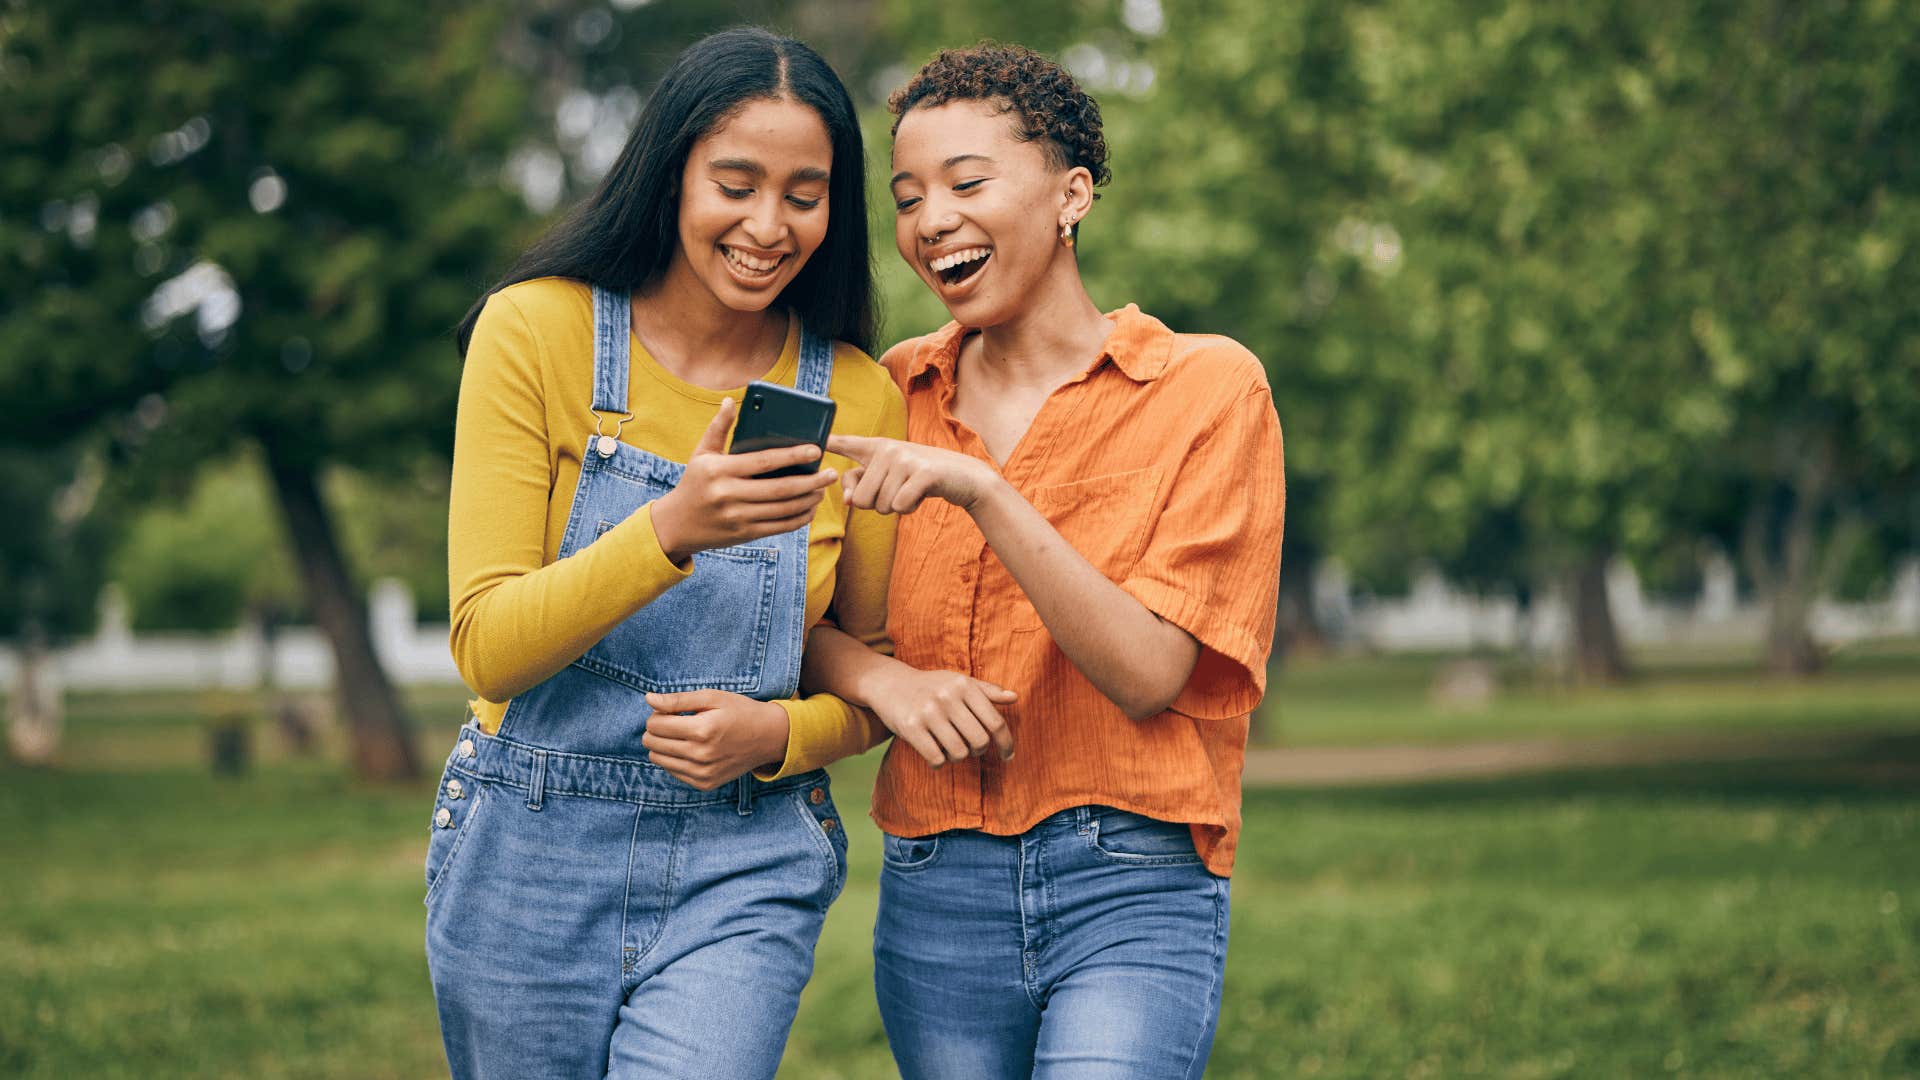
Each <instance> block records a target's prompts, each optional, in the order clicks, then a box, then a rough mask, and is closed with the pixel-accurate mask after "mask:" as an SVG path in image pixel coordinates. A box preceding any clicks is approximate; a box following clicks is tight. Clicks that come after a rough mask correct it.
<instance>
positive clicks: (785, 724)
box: [754, 701, 793, 765]
mask: <svg viewBox="0 0 1920 1080" xmlns="http://www.w3.org/2000/svg"><path fill="white" fill-rule="evenodd" d="M755 713H756V716H755V723H754V734H755V737H754V749H755V751H756V753H755V754H754V757H755V758H756V759H757V760H758V761H759V762H760V764H761V765H779V764H781V763H783V762H785V761H786V760H787V744H788V743H789V742H790V741H791V740H792V737H793V721H792V718H791V717H790V716H789V715H788V714H787V709H786V706H784V705H782V704H780V703H779V702H777V701H763V702H760V708H759V709H757V710H755Z"/></svg>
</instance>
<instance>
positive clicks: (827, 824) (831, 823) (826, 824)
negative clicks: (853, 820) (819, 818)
mask: <svg viewBox="0 0 1920 1080" xmlns="http://www.w3.org/2000/svg"><path fill="white" fill-rule="evenodd" d="M820 827H821V828H822V829H825V830H826V831H828V832H832V831H833V830H835V829H837V828H839V827H840V823H839V822H837V821H835V820H833V819H832V818H828V819H827V820H825V821H823V822H821V823H820Z"/></svg>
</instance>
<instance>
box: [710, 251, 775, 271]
mask: <svg viewBox="0 0 1920 1080" xmlns="http://www.w3.org/2000/svg"><path fill="white" fill-rule="evenodd" d="M720 250H721V251H722V252H724V253H725V254H726V256H727V261H728V262H730V263H733V264H734V265H735V266H738V267H740V268H741V269H744V270H751V271H753V272H754V273H757V274H764V273H766V272H767V271H769V270H772V269H773V268H774V267H776V266H779V265H780V260H779V259H756V258H754V257H753V256H751V255H748V254H747V253H745V252H742V251H735V250H733V249H732V248H730V247H725V246H723V247H721V249H720ZM783 257H784V256H783Z"/></svg>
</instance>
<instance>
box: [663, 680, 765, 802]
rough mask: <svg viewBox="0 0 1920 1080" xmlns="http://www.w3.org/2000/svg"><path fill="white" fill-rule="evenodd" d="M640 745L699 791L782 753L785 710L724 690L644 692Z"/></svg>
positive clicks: (677, 776)
mask: <svg viewBox="0 0 1920 1080" xmlns="http://www.w3.org/2000/svg"><path fill="white" fill-rule="evenodd" d="M647 704H648V705H651V706H653V715H652V716H650V717H648V718H647V730H646V731H645V732H643V733H642V734H641V736H640V745H642V746H644V747H646V748H647V756H648V757H649V758H651V759H652V761H653V763H654V764H655V765H658V766H660V767H661V768H663V769H665V770H667V771H668V772H669V773H672V774H673V775H674V776H675V777H676V778H678V779H679V780H680V781H681V782H682V783H685V784H687V785H688V786H690V787H694V788H698V789H700V790H701V791H712V790H713V789H714V788H717V787H719V786H720V785H722V784H725V783H728V782H730V781H733V780H737V779H739V778H740V777H741V776H742V775H744V774H745V773H747V772H748V771H749V770H752V769H757V768H759V767H760V766H762V765H766V764H769V763H773V762H779V761H783V760H785V759H786V756H787V710H785V709H783V708H781V707H780V706H779V705H777V704H775V703H774V702H771V701H756V700H755V699H753V698H750V697H745V696H743V695H740V694H730V693H728V692H726V691H725V690H691V691H688V692H686V693H683V694H648V695H647Z"/></svg>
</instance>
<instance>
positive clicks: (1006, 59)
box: [887, 41, 1113, 198]
mask: <svg viewBox="0 0 1920 1080" xmlns="http://www.w3.org/2000/svg"><path fill="white" fill-rule="evenodd" d="M949 101H986V102H990V103H993V104H995V105H996V106H998V107H999V108H1000V109H1001V111H1003V112H1010V113H1014V114H1016V115H1017V116H1018V117H1019V121H1020V122H1019V124H1018V125H1017V130H1018V132H1019V137H1020V139H1021V140H1022V141H1025V142H1032V141H1034V140H1036V139H1039V140H1043V141H1044V143H1045V149H1046V151H1047V155H1048V157H1050V158H1052V159H1053V163H1054V164H1055V165H1056V166H1058V167H1060V168H1063V169H1071V168H1075V167H1076V166H1077V167H1080V168H1084V169H1086V170H1087V171H1088V172H1090V173H1092V174H1093V182H1094V183H1095V184H1104V183H1106V182H1107V181H1109V180H1111V179H1112V178H1113V173H1112V171H1111V170H1109V169H1108V168H1107V139H1106V136H1105V135H1103V134H1101V131H1100V106H1099V105H1098V104H1097V103H1095V102H1094V100H1093V98H1091V97H1089V96H1088V95H1087V92H1086V91H1085V90H1082V89H1080V84H1079V83H1077V82H1074V81H1073V76H1072V75H1069V74H1067V70H1066V69H1065V68H1063V67H1061V66H1060V65H1059V64H1056V63H1054V62H1053V61H1051V60H1049V59H1047V58H1046V57H1044V56H1041V55H1040V54H1039V53H1036V52H1034V51H1033V50H1032V49H1029V48H1027V47H1026V46H1024V45H1010V44H1001V43H999V42H994V41H983V42H981V43H980V44H978V45H975V46H973V47H972V48H968V49H943V50H941V51H940V54H939V55H938V56H935V57H934V58H933V59H932V60H929V61H927V65H926V66H925V67H923V68H921V69H920V70H919V72H917V73H916V74H915V75H914V76H913V78H911V79H909V80H907V85H905V86H903V87H901V88H900V89H898V90H895V91H894V92H893V93H892V95H890V96H889V97H888V98H887V110H888V111H889V112H891V113H893V133H894V134H895V135H898V134H899V133H900V121H901V120H902V119H903V118H904V117H905V116H906V115H907V113H908V112H909V111H911V110H913V109H915V108H918V107H921V106H927V107H932V106H935V105H945V104H946V103H947V102H949ZM1095 197H1096V198H1097V197H1098V196H1097V195H1096V196H1095Z"/></svg>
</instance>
